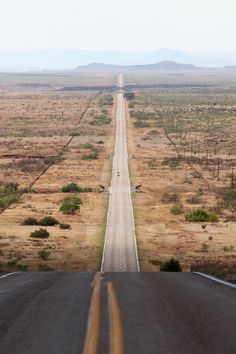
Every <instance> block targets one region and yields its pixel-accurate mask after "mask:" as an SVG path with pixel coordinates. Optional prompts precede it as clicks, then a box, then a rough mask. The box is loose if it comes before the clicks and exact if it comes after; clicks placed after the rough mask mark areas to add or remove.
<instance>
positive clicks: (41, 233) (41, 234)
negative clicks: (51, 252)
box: [30, 229, 50, 238]
mask: <svg viewBox="0 0 236 354" xmlns="http://www.w3.org/2000/svg"><path fill="white" fill-rule="evenodd" d="M49 235H50V234H49V232H48V231H47V230H46V229H39V230H35V231H33V232H31V234H30V237H32V238H48V237H49Z"/></svg>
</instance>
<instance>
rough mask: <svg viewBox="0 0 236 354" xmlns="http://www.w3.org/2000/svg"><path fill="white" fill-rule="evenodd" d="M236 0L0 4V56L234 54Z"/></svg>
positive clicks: (8, 0) (10, 0)
mask: <svg viewBox="0 0 236 354" xmlns="http://www.w3.org/2000/svg"><path fill="white" fill-rule="evenodd" d="M235 14H236V1H235V0H117V1H114V0H0V36H1V37H0V38H1V40H0V52H5V51H32V50H38V49H95V50H104V49H109V50H113V49H114V50H117V49H118V50H126V51H127V50H128V51H152V50H156V49H159V48H173V49H179V50H183V51H186V52H236V21H235V16H236V15H235Z"/></svg>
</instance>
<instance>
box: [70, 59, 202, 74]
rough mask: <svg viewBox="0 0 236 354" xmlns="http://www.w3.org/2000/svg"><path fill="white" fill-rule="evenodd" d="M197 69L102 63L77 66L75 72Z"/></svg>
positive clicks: (167, 64) (171, 64)
mask: <svg viewBox="0 0 236 354" xmlns="http://www.w3.org/2000/svg"><path fill="white" fill-rule="evenodd" d="M197 69H198V68H197V67H196V66H194V65H192V64H179V63H175V62H173V61H167V60H165V61H161V62H160V63H156V64H145V65H109V64H104V63H92V64H88V65H81V66H78V67H77V68H76V69H75V70H74V71H76V72H114V71H115V72H119V71H120V72H121V71H122V72H123V71H162V72H164V71H166V72H169V71H170V72H184V71H189V70H197Z"/></svg>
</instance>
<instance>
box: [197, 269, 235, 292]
mask: <svg viewBox="0 0 236 354" xmlns="http://www.w3.org/2000/svg"><path fill="white" fill-rule="evenodd" d="M193 274H196V275H200V276H201V277H204V278H207V279H209V280H212V281H214V282H215V283H218V284H221V285H225V286H229V287H230V288H233V289H236V285H235V284H232V283H229V282H227V281H225V280H221V279H218V278H216V277H213V276H212V275H208V274H205V273H200V272H193Z"/></svg>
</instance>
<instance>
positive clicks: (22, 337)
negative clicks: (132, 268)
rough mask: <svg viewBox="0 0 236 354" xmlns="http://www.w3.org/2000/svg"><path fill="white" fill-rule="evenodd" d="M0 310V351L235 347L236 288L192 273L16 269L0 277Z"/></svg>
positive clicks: (75, 353) (118, 352)
mask: <svg viewBox="0 0 236 354" xmlns="http://www.w3.org/2000/svg"><path fill="white" fill-rule="evenodd" d="M0 314H1V316H0V353H1V354H91V353H93V354H95V353H96V354H108V353H109V354H134V353H135V354H155V353H157V354H185V353H186V354H189V353H191V354H233V353H235V348H236V336H235V333H236V290H235V289H231V288H228V287H225V286H223V285H219V284H216V283H214V282H212V281H211V280H208V279H205V278H202V277H199V276H197V275H194V274H191V273H175V274H174V273H140V272H130V273H124V272H121V273H119V272H110V273H100V274H99V273H96V274H94V273H54V272H52V273H47V272H46V273H18V274H14V275H11V276H9V277H6V278H0ZM109 347H110V348H112V350H109Z"/></svg>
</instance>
